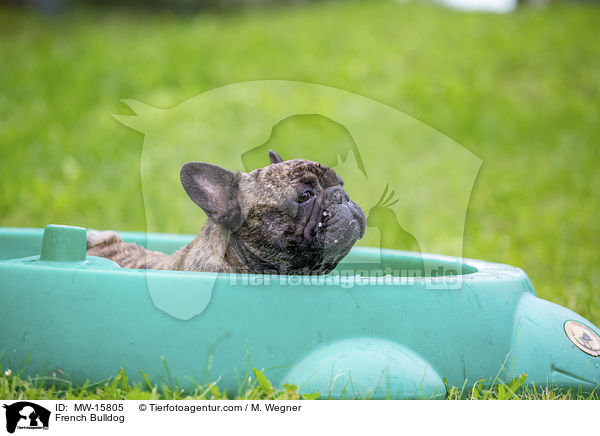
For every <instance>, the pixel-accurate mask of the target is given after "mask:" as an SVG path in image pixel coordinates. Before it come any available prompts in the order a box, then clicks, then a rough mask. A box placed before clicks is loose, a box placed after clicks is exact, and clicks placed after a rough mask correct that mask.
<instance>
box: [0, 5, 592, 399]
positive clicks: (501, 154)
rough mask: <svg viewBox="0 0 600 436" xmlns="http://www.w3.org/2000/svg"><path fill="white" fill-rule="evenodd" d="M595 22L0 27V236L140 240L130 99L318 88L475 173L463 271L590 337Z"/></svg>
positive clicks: (544, 13) (531, 13)
mask: <svg viewBox="0 0 600 436" xmlns="http://www.w3.org/2000/svg"><path fill="white" fill-rule="evenodd" d="M599 21H600V5H598V4H592V3H581V4H578V3H573V4H562V5H557V6H552V7H547V8H539V7H529V8H522V9H520V10H518V11H516V12H515V13H512V14H507V15H489V14H481V13H461V12H456V11H451V10H447V9H444V8H441V7H436V6H434V5H430V4H427V3H416V2H412V3H395V2H384V1H381V2H379V1H373V2H361V3H358V2H331V3H323V4H315V5H308V6H297V7H288V8H274V9H268V10H248V11H244V12H237V13H228V14H223V13H222V14H219V13H215V12H207V13H197V14H187V15H185V16H177V15H174V14H172V13H170V12H164V11H161V12H152V11H141V12H140V11H137V12H134V11H130V10H129V11H128V10H114V11H105V10H94V11H92V10H76V11H71V12H69V13H67V14H65V15H58V16H38V15H34V14H31V13H28V12H26V11H23V10H13V9H0V153H1V155H2V159H1V160H0V226H20V227H24V226H27V227H42V226H44V225H45V224H48V223H61V224H73V225H81V226H84V227H90V228H106V229H108V228H111V229H119V230H144V229H145V228H146V215H145V212H144V203H143V198H142V192H141V182H140V169H139V163H140V153H141V149H142V144H143V139H144V138H143V136H142V135H141V134H140V133H138V132H135V131H133V130H131V129H128V128H127V127H125V126H123V125H122V124H120V123H118V122H117V121H116V120H115V119H114V118H113V117H112V114H115V113H116V114H127V113H131V112H130V110H129V109H128V108H126V107H125V106H124V105H123V104H122V103H120V100H121V99H124V98H133V99H139V100H141V101H144V102H146V103H148V104H150V105H153V106H156V107H160V108H170V107H173V106H175V105H177V104H179V103H181V102H183V101H185V100H186V99H188V98H191V97H193V96H195V95H197V94H199V93H201V92H203V91H206V90H209V89H212V88H215V87H218V86H222V85H226V84H229V83H235V82H241V81H249V80H258V79H287V80H297V81H306V82H312V83H319V84H323V85H328V86H331V87H335V88H340V89H345V90H348V91H351V92H353V93H356V94H360V95H364V96H367V97H370V98H372V99H375V100H378V101H380V102H383V103H385V104H387V105H390V106H392V107H394V108H396V109H398V110H400V111H403V112H405V113H407V114H409V115H411V116H412V117H414V118H416V119H418V120H421V121H422V122H424V123H426V124H428V125H430V126H432V127H434V128H435V129H437V130H438V131H440V132H441V133H443V134H444V135H447V136H448V137H450V138H452V139H454V140H455V141H456V142H458V143H459V144H461V145H462V146H464V147H466V148H467V149H469V150H470V151H472V152H473V153H475V154H476V155H477V156H479V157H480V158H481V159H482V161H483V164H482V167H481V170H480V172H479V174H478V177H477V180H476V183H475V186H474V190H473V192H472V195H471V198H470V203H469V209H468V214H467V219H466V222H465V237H464V251H463V254H464V256H465V257H472V258H480V259H486V260H491V261H496V262H502V263H507V264H512V265H517V266H519V267H521V268H523V269H524V270H525V271H526V272H527V273H528V275H529V277H530V278H531V280H532V282H533V284H534V286H535V288H536V290H537V292H538V295H539V296H540V297H542V298H544V299H547V300H550V301H553V302H555V303H558V304H561V305H564V306H566V307H568V308H570V309H572V310H574V311H576V312H578V313H580V314H581V315H582V316H584V317H586V318H588V319H589V320H591V321H592V322H594V323H595V324H597V325H598V324H600V293H599V292H598V291H599V290H600V262H599V261H598V259H599V258H600V231H599V230H598V226H597V223H598V222H599V218H600V197H599V192H600V171H599V169H600V143H599V142H600V141H599V137H600V128H599V127H598V126H599V125H600V124H599V120H600V45H599V44H597V42H596V41H598V40H599V39H600V28H599V27H598V22H599ZM303 122H304V121H302V120H298V121H297V123H298V124H299V125H300V127H303V126H302V123H303ZM309 124H310V123H309ZM314 124H315V123H313V124H312V125H311V126H312V127H311V126H308V127H307V128H314ZM317 124H318V123H317ZM304 127H306V126H304ZM290 129H291V131H293V126H292V127H291V128H290ZM288 139H289V138H288ZM379 152H381V153H385V152H386V150H379ZM166 222H168V223H170V224H168V225H167V226H165V228H162V229H161V230H163V231H167V232H182V231H188V230H189V229H188V228H184V227H181V226H178V224H177V222H176V220H168V221H166ZM450 237H451V236H448V238H450ZM439 242H440V245H441V246H443V245H444V242H445V241H443V240H441V241H439ZM490 376H493V375H490ZM11 377H12V378H11ZM9 379H10V380H13V379H14V376H12V375H11V376H9V377H8V378H7V377H6V376H3V378H2V380H5V381H6V383H8V382H9V381H8V380H9ZM19 382H21V381H19ZM22 382H23V383H25V382H24V381H22ZM3 383H4V382H3ZM11 383H13V382H11ZM23 389H25V388H23ZM23 389H21V390H19V389H17V390H15V391H10V390H8V391H2V394H4V393H5V392H15V393H16V392H24V390H23Z"/></svg>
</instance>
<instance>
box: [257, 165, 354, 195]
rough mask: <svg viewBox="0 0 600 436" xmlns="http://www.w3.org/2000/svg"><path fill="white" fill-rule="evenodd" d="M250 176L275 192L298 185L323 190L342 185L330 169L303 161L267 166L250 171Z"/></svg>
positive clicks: (340, 180) (338, 177) (339, 178)
mask: <svg viewBox="0 0 600 436" xmlns="http://www.w3.org/2000/svg"><path fill="white" fill-rule="evenodd" d="M250 175H251V176H252V177H253V178H255V180H256V181H258V182H259V183H260V184H261V185H263V186H265V187H266V186H270V187H272V188H274V189H275V190H282V189H286V188H289V187H293V186H295V185H297V184H298V183H304V184H307V185H313V186H321V187H322V188H323V189H326V188H328V187H330V186H335V185H339V184H342V183H343V181H342V179H341V177H340V176H338V175H337V174H336V173H335V171H333V170H332V169H331V168H328V167H326V166H323V165H321V164H320V163H318V162H313V161H309V160H305V159H292V160H288V161H285V162H281V163H278V164H274V165H269V166H267V167H265V168H259V169H257V170H254V171H252V172H251V173H250Z"/></svg>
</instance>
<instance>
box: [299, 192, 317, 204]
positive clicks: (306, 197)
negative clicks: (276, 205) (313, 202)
mask: <svg viewBox="0 0 600 436" xmlns="http://www.w3.org/2000/svg"><path fill="white" fill-rule="evenodd" d="M312 196H313V193H312V192H311V191H304V192H303V193H302V194H300V195H299V196H298V203H306V202H307V201H308V200H310V198H311V197H312Z"/></svg>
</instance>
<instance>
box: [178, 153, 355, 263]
mask: <svg viewBox="0 0 600 436" xmlns="http://www.w3.org/2000/svg"><path fill="white" fill-rule="evenodd" d="M269 157H270V160H271V164H270V165H269V166H267V167H265V168H259V169H256V170H254V171H252V172H250V173H240V172H232V171H229V170H227V169H225V168H221V167H219V166H217V165H212V164H208V163H203V162H188V163H187V164H185V165H184V166H183V167H182V169H181V183H182V185H183V187H184V189H185V190H186V192H187V194H188V195H189V196H190V198H191V199H192V200H193V201H194V202H195V203H196V204H197V205H198V206H200V207H201V208H202V210H203V211H204V212H205V213H206V215H207V217H208V220H210V221H212V222H213V223H215V224H217V225H219V226H222V227H223V228H224V229H225V230H227V231H228V232H229V233H230V238H229V244H230V247H229V248H230V250H228V252H230V253H233V254H230V255H231V256H234V257H235V258H236V259H235V261H236V262H237V263H238V264H241V265H242V268H240V269H241V270H243V271H244V272H252V273H279V274H324V273H328V272H330V271H331V270H332V269H333V268H335V266H336V265H337V264H338V262H339V261H340V260H341V259H342V258H343V257H344V256H346V254H348V252H349V251H350V248H352V246H353V245H354V243H355V242H356V241H357V240H358V239H360V238H361V237H362V236H363V234H364V231H365V225H366V221H365V216H364V214H363V212H362V210H361V209H360V207H358V205H357V204H356V203H354V202H353V201H352V200H350V198H349V197H348V194H347V193H346V191H345V190H344V187H343V186H344V182H343V181H342V179H341V178H340V177H339V176H338V175H337V174H336V173H335V172H334V171H333V170H332V169H330V168H327V167H325V166H322V165H321V164H319V163H317V162H312V161H308V160H304V159H293V160H289V161H283V160H282V159H281V157H279V155H277V153H275V152H273V151H270V152H269Z"/></svg>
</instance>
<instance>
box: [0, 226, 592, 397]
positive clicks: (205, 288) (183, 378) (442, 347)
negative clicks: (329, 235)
mask: <svg viewBox="0 0 600 436" xmlns="http://www.w3.org/2000/svg"><path fill="white" fill-rule="evenodd" d="M121 235H122V236H123V238H124V239H125V240H127V241H132V242H137V243H139V244H141V245H145V244H146V242H147V241H148V240H150V241H151V242H152V245H153V247H161V249H162V250H164V251H165V252H172V251H174V250H176V249H177V248H179V247H180V246H182V245H184V244H186V243H187V242H189V241H190V240H191V239H192V238H193V236H191V235H186V236H183V235H165V234H146V233H128V232H121ZM42 247H43V249H42ZM40 255H41V256H40ZM423 261H425V262H426V263H427V264H428V265H430V266H431V265H433V266H435V265H439V269H438V270H439V271H448V270H449V268H450V266H456V265H458V266H459V268H458V269H457V270H456V275H444V276H437V277H423V278H409V277H401V274H396V275H394V274H395V273H392V275H391V276H390V275H387V276H381V275H377V274H374V276H369V271H371V270H372V269H373V268H372V267H373V265H378V264H381V262H383V263H384V264H385V265H386V266H388V267H392V268H393V269H394V270H399V271H402V270H404V269H410V266H411V265H415V264H418V263H419V262H421V259H420V257H419V255H418V254H416V253H410V252H402V251H394V250H387V251H381V250H379V249H371V248H363V247H355V248H354V249H353V250H352V251H351V252H350V254H349V255H348V256H347V257H346V258H345V259H344V261H343V262H342V263H341V264H340V265H339V266H338V268H337V270H336V271H334V273H332V274H331V275H329V276H325V277H323V276H321V277H320V278H319V277H293V276H281V277H279V276H242V275H236V274H215V273H203V272H178V271H144V270H128V269H123V268H120V267H118V266H117V265H116V264H114V263H113V262H111V261H109V260H107V259H101V258H96V257H91V256H86V255H85V229H80V228H73V227H61V226H48V227H47V228H46V236H45V237H44V230H43V229H11V228H3V229H0V298H1V301H2V318H1V321H0V362H1V363H2V368H4V369H6V368H8V367H11V368H12V369H13V371H17V370H20V369H22V368H25V371H24V373H23V374H24V375H25V376H32V377H44V376H49V375H51V374H52V373H55V372H57V371H58V370H60V371H62V373H64V374H65V375H66V376H68V377H70V378H72V379H73V380H76V381H78V382H83V381H85V380H90V381H91V382H97V381H100V380H104V379H106V378H108V377H110V376H114V375H115V374H116V373H117V372H118V370H119V369H121V368H124V369H125V370H126V371H127V374H128V376H129V377H130V378H131V379H133V380H134V381H135V380H142V374H141V371H143V372H144V374H146V375H147V376H148V378H149V379H150V381H151V383H153V384H154V383H157V384H161V383H163V382H164V383H167V384H170V385H173V384H175V383H176V384H177V385H178V386H179V387H180V388H185V389H191V388H193V386H194V385H195V384H196V383H198V384H203V383H207V382H212V381H215V380H219V385H220V387H222V388H223V389H226V390H229V391H232V392H233V391H237V388H238V386H239V385H240V383H241V381H242V380H243V379H247V377H248V375H249V374H252V372H251V369H252V368H257V369H260V370H262V371H263V372H264V373H265V375H266V376H267V377H268V378H269V379H270V380H271V382H272V383H273V384H275V385H279V386H280V385H282V384H283V383H286V382H287V383H293V384H296V385H297V386H299V387H300V389H301V391H302V392H307V393H311V392H314V391H318V392H320V393H321V395H322V397H323V398H328V397H330V398H354V397H357V396H361V397H372V398H388V397H389V398H444V396H445V394H446V388H445V384H444V381H443V379H444V378H446V380H447V382H448V384H449V385H451V386H452V385H453V386H458V387H461V386H465V387H470V386H472V385H473V384H474V383H476V382H477V381H479V380H487V381H488V382H492V381H494V380H496V381H504V382H508V381H510V380H511V379H513V378H514V377H517V376H520V375H521V374H523V373H525V374H527V383H529V384H531V383H535V385H536V386H550V387H559V388H565V389H568V388H573V389H574V390H575V391H582V392H591V391H593V390H594V389H595V388H596V386H598V385H599V384H600V358H599V357H598V355H599V354H600V337H599V336H598V335H599V333H600V332H599V329H598V328H597V327H596V326H594V325H593V324H591V323H590V322H589V321H587V320H586V319H584V318H582V317H581V316H579V315H577V314H576V313H574V312H572V311H570V310H568V309H566V308H564V307H561V306H558V305H556V304H553V303H551V302H548V301H544V300H542V299H540V298H538V297H537V296H536V293H535V291H534V289H533V286H532V284H531V282H530V281H529V279H528V277H527V275H526V274H525V273H524V272H523V271H522V270H521V269H519V268H515V267H512V266H507V265H501V264H495V263H489V262H484V261H479V260H468V259H461V261H462V262H460V263H458V262H457V260H456V259H454V258H448V257H445V256H441V255H423ZM432 270H436V268H432ZM344 271H353V272H354V273H352V274H349V273H348V274H346V273H344ZM311 280H313V281H312V282H311ZM165 362H166V365H167V366H168V369H169V370H168V371H167V369H166V366H165Z"/></svg>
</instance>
